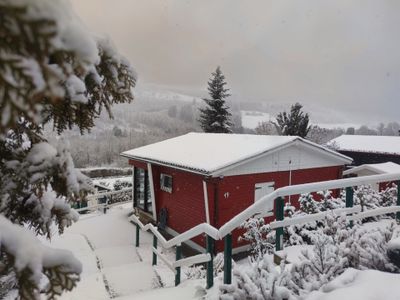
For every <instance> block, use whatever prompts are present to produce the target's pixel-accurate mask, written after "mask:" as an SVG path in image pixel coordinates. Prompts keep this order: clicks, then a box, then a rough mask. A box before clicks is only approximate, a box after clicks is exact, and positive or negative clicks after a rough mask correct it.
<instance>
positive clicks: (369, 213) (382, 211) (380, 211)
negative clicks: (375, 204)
mask: <svg viewBox="0 0 400 300" xmlns="http://www.w3.org/2000/svg"><path fill="white" fill-rule="evenodd" d="M399 211H400V206H389V207H379V208H374V209H370V210H366V211H363V212H360V213H358V214H355V215H352V216H347V219H348V220H351V221H355V220H362V219H365V218H370V217H376V216H380V215H386V214H392V213H396V212H399Z"/></svg>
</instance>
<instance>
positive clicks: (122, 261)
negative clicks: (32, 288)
mask: <svg viewBox="0 0 400 300" xmlns="http://www.w3.org/2000/svg"><path fill="white" fill-rule="evenodd" d="M130 211H131V204H128V205H121V206H117V207H114V208H112V209H110V210H109V212H108V213H107V214H105V215H103V214H101V213H92V214H88V215H83V216H82V217H81V218H80V220H79V221H78V222H77V223H75V224H74V225H73V226H71V227H70V228H69V229H67V230H66V232H65V233H64V234H63V235H62V236H59V237H54V239H53V241H52V245H53V247H57V248H64V249H69V250H71V251H73V253H74V254H75V255H76V257H77V258H78V259H79V260H80V261H81V262H82V264H83V273H82V276H81V281H80V282H79V284H78V286H77V287H76V288H75V289H74V290H73V291H72V292H70V293H65V294H64V295H63V296H62V297H61V299H63V300H91V299H93V300H94V299H96V300H102V299H111V298H114V299H121V300H122V299H123V300H128V299H149V300H150V299H151V300H152V299H160V298H163V299H166V298H167V299H176V300H177V299H196V293H198V291H197V288H196V286H198V285H203V282H202V280H200V281H199V280H196V281H193V280H190V281H186V282H183V283H182V285H181V286H179V287H177V288H175V287H173V280H174V275H173V273H172V272H171V271H169V269H166V267H164V266H163V264H162V263H161V262H160V263H159V265H158V266H157V267H156V268H153V267H152V266H151V250H150V247H151V244H152V237H151V236H150V235H149V234H148V233H141V241H140V242H141V245H140V248H139V249H138V250H136V248H135V247H134V240H135V230H134V229H135V228H134V226H133V225H132V224H130V223H129V221H128V218H127V217H128V213H129V212H130ZM166 255H167V256H172V257H173V254H172V253H166ZM161 285H163V286H165V287H164V288H160V286H161Z"/></svg>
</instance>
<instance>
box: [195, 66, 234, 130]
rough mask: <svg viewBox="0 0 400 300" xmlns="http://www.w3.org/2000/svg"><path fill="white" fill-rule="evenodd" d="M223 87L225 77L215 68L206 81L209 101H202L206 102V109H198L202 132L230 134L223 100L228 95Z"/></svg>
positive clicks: (229, 124)
mask: <svg viewBox="0 0 400 300" xmlns="http://www.w3.org/2000/svg"><path fill="white" fill-rule="evenodd" d="M225 85H226V82H225V76H224V75H223V74H222V72H221V68H220V67H217V69H216V70H215V72H213V73H212V76H211V78H210V80H209V81H208V93H209V95H210V99H203V100H204V101H205V102H206V107H205V108H200V118H199V122H200V126H201V128H202V129H203V131H204V132H213V133H231V132H232V130H231V126H232V123H231V121H230V118H231V113H230V112H229V107H227V106H226V104H225V99H226V98H227V97H229V96H230V94H229V93H228V91H229V89H226V88H225Z"/></svg>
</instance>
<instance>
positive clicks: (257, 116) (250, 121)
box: [240, 110, 275, 129]
mask: <svg viewBox="0 0 400 300" xmlns="http://www.w3.org/2000/svg"><path fill="white" fill-rule="evenodd" d="M240 115H241V118H242V126H243V127H245V128H249V129H256V128H257V126H258V125H259V124H260V123H262V122H269V121H275V119H274V118H272V117H271V115H270V114H269V113H265V112H261V111H248V110H241V111H240Z"/></svg>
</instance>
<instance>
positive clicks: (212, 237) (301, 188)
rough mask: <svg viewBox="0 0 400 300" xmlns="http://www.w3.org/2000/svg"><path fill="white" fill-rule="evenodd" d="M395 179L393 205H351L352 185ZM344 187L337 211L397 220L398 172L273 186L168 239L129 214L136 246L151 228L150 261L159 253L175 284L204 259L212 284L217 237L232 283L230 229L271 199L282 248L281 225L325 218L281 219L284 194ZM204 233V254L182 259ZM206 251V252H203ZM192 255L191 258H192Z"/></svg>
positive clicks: (227, 280) (399, 215) (399, 198)
mask: <svg viewBox="0 0 400 300" xmlns="http://www.w3.org/2000/svg"><path fill="white" fill-rule="evenodd" d="M392 181H396V182H397V188H398V191H397V203H396V204H397V205H396V206H393V207H384V208H378V209H373V210H368V211H365V212H361V207H359V206H354V207H353V203H354V201H353V197H354V191H353V187H355V186H360V185H366V184H371V183H380V182H392ZM342 188H345V189H346V208H342V209H337V210H334V212H335V213H337V214H346V215H349V216H348V218H349V219H350V221H353V220H358V219H363V218H367V217H371V216H376V215H382V214H387V213H396V218H397V219H398V220H400V173H393V174H384V175H372V176H364V177H354V178H346V179H337V180H331V181H323V182H316V183H307V184H299V185H293V186H286V187H282V188H278V189H276V190H275V191H274V192H272V193H270V194H268V195H266V196H264V197H262V198H261V199H260V200H258V201H257V202H255V203H254V204H253V205H251V206H250V207H248V208H247V209H245V210H244V211H242V212H241V213H240V214H238V215H236V216H235V217H234V218H232V219H231V220H230V221H229V222H227V223H225V224H224V225H223V226H222V227H221V228H219V229H217V228H214V227H213V226H211V225H209V224H207V223H203V224H199V225H197V226H195V227H193V228H192V229H190V230H188V231H186V232H184V233H181V234H179V235H177V236H175V237H174V238H172V239H170V240H169V241H167V240H165V238H164V237H163V236H162V235H161V234H160V233H159V232H158V230H157V228H156V227H155V226H153V225H152V224H147V225H143V223H142V222H140V220H139V219H138V218H137V217H136V216H132V218H131V221H132V222H133V223H135V224H136V247H139V231H140V229H142V230H144V231H151V232H152V234H153V265H154V264H157V257H160V259H162V260H163V261H164V262H166V264H167V266H168V267H169V268H170V269H171V270H173V271H174V273H175V285H178V284H179V283H180V267H181V266H183V265H187V266H188V265H192V264H194V263H200V262H207V288H210V287H212V286H213V280H214V277H213V247H214V243H215V241H216V240H222V239H223V240H224V284H231V282H232V231H233V230H234V229H236V228H238V227H240V226H241V224H243V222H244V221H246V220H247V219H249V218H251V217H252V216H255V215H258V214H262V213H265V208H266V207H270V205H269V204H270V203H271V201H274V203H275V217H276V220H275V222H272V223H271V228H273V229H275V231H276V242H275V249H276V251H279V250H282V248H283V227H285V226H289V225H295V224H304V223H308V222H312V221H316V220H322V219H324V218H325V216H326V214H327V213H328V212H324V213H318V214H313V215H308V216H304V217H298V218H292V219H284V213H283V210H284V197H286V196H291V195H299V194H304V193H313V192H318V191H325V190H335V189H342ZM200 234H206V235H207V239H206V241H207V246H206V251H207V253H206V254H200V255H196V256H193V257H190V258H187V259H181V244H182V243H183V242H186V241H188V240H190V239H192V238H193V237H195V236H197V235H200ZM158 241H159V242H160V243H161V245H162V246H163V247H164V248H171V247H174V246H175V247H176V261H175V262H174V263H170V262H168V260H167V259H166V258H165V257H163V256H162V255H161V253H160V252H159V251H158V250H157V244H158ZM204 255H207V256H204ZM191 258H192V260H191Z"/></svg>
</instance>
